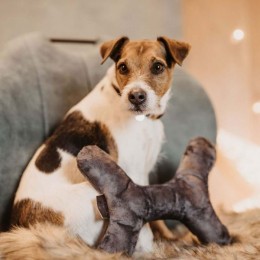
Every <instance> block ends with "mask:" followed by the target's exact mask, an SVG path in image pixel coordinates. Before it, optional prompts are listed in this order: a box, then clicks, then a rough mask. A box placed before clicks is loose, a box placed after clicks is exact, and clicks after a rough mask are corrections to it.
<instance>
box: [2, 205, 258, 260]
mask: <svg viewBox="0 0 260 260" xmlns="http://www.w3.org/2000/svg"><path fill="white" fill-rule="evenodd" d="M259 215H260V210H253V211H248V212H245V213H242V214H233V213H232V214H223V215H222V220H223V221H224V223H225V224H226V225H227V227H228V228H229V230H230V231H231V234H232V235H233V237H234V243H233V244H232V245H229V246H218V245H215V244H211V245H207V246H205V245H200V244H199V243H198V242H197V240H196V239H195V238H194V237H192V236H191V235H190V233H188V234H186V236H185V237H184V238H180V239H179V240H177V241H176V242H167V241H157V242H156V243H155V247H156V250H155V252H154V253H153V254H142V255H140V254H139V255H137V254H135V255H134V256H133V258H142V259H155V258H164V259H165V258H173V259H182V260H185V259H187V260H188V259H189V260H190V259H203V260H205V259H208V260H211V259H221V260H222V259H225V260H226V259H227V260H229V259H234V260H235V259H236V260H239V259H258V258H259V255H260V218H259ZM185 232H186V231H185ZM181 233H184V232H183V231H182V232H181ZM21 237H23V239H21ZM10 245H11V246H10ZM1 257H2V258H3V259H7V260H16V259H17V260H18V259H32V260H34V259H35V260H36V259H43V260H45V259H124V257H123V256H122V255H108V254H104V253H102V252H100V251H97V250H95V249H91V248H90V247H88V246H87V245H86V244H85V243H84V242H83V241H82V240H81V239H79V238H75V237H74V236H72V235H70V234H69V233H68V232H67V231H65V230H64V229H63V228H61V227H57V226H52V225H44V226H42V225H41V224H39V225H36V226H35V227H32V228H31V229H30V230H28V229H24V228H17V229H15V230H14V231H12V232H9V233H1V234H0V259H1Z"/></svg>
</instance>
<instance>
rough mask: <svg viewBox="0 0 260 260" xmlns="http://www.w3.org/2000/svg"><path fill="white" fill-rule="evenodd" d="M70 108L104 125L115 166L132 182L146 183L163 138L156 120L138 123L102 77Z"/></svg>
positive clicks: (161, 129)
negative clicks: (114, 147)
mask: <svg viewBox="0 0 260 260" xmlns="http://www.w3.org/2000/svg"><path fill="white" fill-rule="evenodd" d="M101 89H102V90H101ZM73 110H79V111H81V112H82V113H83V115H84V117H85V118H86V119H87V120H90V121H99V122H101V123H103V124H105V125H106V126H107V127H108V129H109V131H110V132H111V134H112V136H113V138H114V140H115V142H116V145H117V149H118V164H119V166H120V167H122V168H123V170H124V171H125V172H126V173H127V174H128V176H129V177H130V178H132V180H133V181H134V182H136V183H138V184H140V185H146V184H148V174H149V172H150V171H151V170H152V168H153V167H154V165H155V163H156V160H157V158H158V154H159V152H160V149H161V144H162V142H163V138H164V132H163V125H162V122H161V121H160V120H151V119H149V118H145V119H144V120H143V121H141V122H139V121H137V120H136V119H135V116H134V115H133V114H132V113H129V111H124V110H123V109H122V104H120V98H119V97H118V96H117V94H116V93H115V91H114V90H113V89H112V87H111V82H110V81H108V80H107V79H106V78H105V79H104V80H103V81H101V82H100V83H99V85H98V86H97V87H96V88H95V89H94V90H93V91H92V92H91V93H90V94H89V95H88V96H87V97H86V98H85V99H84V100H83V101H82V102H80V103H79V104H78V105H76V106H75V107H74V108H73Z"/></svg>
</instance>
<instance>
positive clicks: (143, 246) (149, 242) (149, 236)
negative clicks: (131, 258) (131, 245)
mask: <svg viewBox="0 0 260 260" xmlns="http://www.w3.org/2000/svg"><path fill="white" fill-rule="evenodd" d="M135 252H136V253H152V252H153V232H152V230H151V228H150V226H149V225H148V224H146V225H145V226H143V228H142V229H141V231H140V234H139V238H138V241H137V244H136V248H135Z"/></svg>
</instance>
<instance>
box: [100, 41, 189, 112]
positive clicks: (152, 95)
mask: <svg viewBox="0 0 260 260" xmlns="http://www.w3.org/2000/svg"><path fill="white" fill-rule="evenodd" d="M189 49H190V45H189V44H187V43H184V42H179V41H175V40H171V39H168V38H167V37H158V38H157V40H142V41H129V39H128V38H127V37H121V38H118V39H115V40H111V41H108V42H105V43H103V45H102V46H101V49H100V52H101V56H102V58H103V61H102V63H104V62H105V61H106V60H107V59H108V58H109V57H110V58H111V59H113V60H114V62H115V70H116V72H115V73H116V79H117V84H118V86H116V87H117V88H118V90H117V91H118V92H119V94H120V95H121V96H122V99H123V102H124V103H125V104H127V107H128V109H129V110H131V111H133V112H134V113H137V114H144V115H147V114H152V115H160V114H163V113H164V110H165V108H166V104H167V101H168V99H169V92H170V85H171V79H172V74H173V68H174V66H175V64H176V63H177V64H179V65H181V64H182V62H183V60H184V59H185V57H186V56H187V54H188V52H189Z"/></svg>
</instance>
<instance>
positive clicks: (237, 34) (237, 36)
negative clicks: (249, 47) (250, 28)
mask: <svg viewBox="0 0 260 260" xmlns="http://www.w3.org/2000/svg"><path fill="white" fill-rule="evenodd" d="M244 37H245V33H244V31H243V30H241V29H235V30H234V31H233V33H232V38H233V39H234V40H235V41H242V40H243V39H244Z"/></svg>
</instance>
